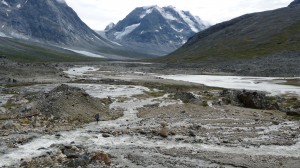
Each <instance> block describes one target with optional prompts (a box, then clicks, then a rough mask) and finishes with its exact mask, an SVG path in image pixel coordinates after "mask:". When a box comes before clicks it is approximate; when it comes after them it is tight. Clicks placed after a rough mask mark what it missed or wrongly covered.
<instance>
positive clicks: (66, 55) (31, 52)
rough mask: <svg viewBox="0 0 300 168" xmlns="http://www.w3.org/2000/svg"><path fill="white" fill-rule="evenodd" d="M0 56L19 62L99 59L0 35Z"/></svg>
mask: <svg viewBox="0 0 300 168" xmlns="http://www.w3.org/2000/svg"><path fill="white" fill-rule="evenodd" d="M0 56H1V57H5V58H8V59H10V60H15V61H21V62H78V61H101V60H102V59H99V58H92V57H86V56H82V55H80V54H76V53H74V52H71V51H68V50H64V49H60V48H58V47H53V46H48V45H42V44H39V43H32V42H28V41H23V40H16V39H9V38H2V37H0Z"/></svg>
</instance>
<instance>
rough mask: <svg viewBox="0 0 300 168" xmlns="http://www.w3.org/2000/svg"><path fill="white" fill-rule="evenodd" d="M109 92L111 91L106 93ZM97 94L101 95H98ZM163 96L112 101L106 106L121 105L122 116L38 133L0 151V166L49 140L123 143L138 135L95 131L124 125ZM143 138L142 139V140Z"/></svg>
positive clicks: (31, 153)
mask: <svg viewBox="0 0 300 168" xmlns="http://www.w3.org/2000/svg"><path fill="white" fill-rule="evenodd" d="M110 96H113V95H110ZM100 97H101V96H100ZM162 99H165V96H163V97H160V98H155V99H154V98H148V99H144V100H138V99H135V98H134V99H132V100H129V101H126V102H114V103H113V104H112V105H111V107H110V108H122V109H124V110H125V112H124V116H123V117H121V118H119V119H117V120H114V121H102V122H100V123H99V124H98V125H96V124H95V123H91V124H88V125H86V126H85V127H84V128H82V129H77V130H75V131H68V132H62V133H61V136H60V138H57V137H55V136H54V135H52V136H49V135H46V136H42V137H41V138H37V139H35V140H33V141H31V142H29V143H27V144H25V145H20V146H18V148H17V149H16V150H14V151H12V152H10V153H7V154H4V155H2V156H1V155H0V156H1V157H0V167H2V166H10V165H13V164H16V163H18V162H19V161H20V159H25V160H26V159H27V160H30V158H33V157H37V156H40V155H42V154H43V153H45V152H46V151H49V150H51V149H48V148H49V147H50V146H51V145H52V144H70V142H73V141H74V142H75V143H76V144H81V145H84V146H86V147H88V148H90V149H95V147H99V148H100V149H101V147H105V146H108V145H122V146H124V145H125V146H126V145H129V144H131V145H132V143H131V142H134V141H136V140H137V139H139V138H138V137H129V136H124V137H109V138H103V137H102V136H97V135H96V134H95V133H91V131H92V132H98V131H99V130H101V129H103V128H116V127H117V128H121V127H123V128H124V125H126V124H129V123H136V122H137V121H138V120H139V119H138V118H137V116H136V114H137V112H138V111H137V108H139V107H143V106H144V105H149V104H156V103H160V102H161V101H162ZM175 103H179V102H177V101H174V100H170V101H167V104H166V105H168V104H175ZM146 142H147V140H145V142H144V143H146ZM40 148H46V150H38V149H40Z"/></svg>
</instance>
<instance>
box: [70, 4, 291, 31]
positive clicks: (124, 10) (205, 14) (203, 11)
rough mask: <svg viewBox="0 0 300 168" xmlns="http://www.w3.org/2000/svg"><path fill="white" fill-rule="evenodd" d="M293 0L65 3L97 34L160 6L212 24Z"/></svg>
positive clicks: (282, 5) (278, 6) (281, 5)
mask: <svg viewBox="0 0 300 168" xmlns="http://www.w3.org/2000/svg"><path fill="white" fill-rule="evenodd" d="M292 1H293V0H250V1H249V0H185V1H183V0H126V1H125V0H124V1H123V0H122V1H120V0H109V1H107V0H66V2H67V4H68V5H69V6H70V7H72V8H73V9H74V10H75V11H76V12H77V14H78V15H79V16H80V17H81V19H82V20H83V21H84V22H85V23H86V24H88V25H89V26H90V27H91V28H93V29H95V30H103V29H104V28H105V27H106V25H108V24H109V23H110V22H114V23H116V22H118V21H119V20H122V19H123V18H124V17H125V16H126V15H128V14H129V13H130V12H131V11H132V10H133V9H134V8H136V7H141V6H150V5H158V6H160V7H163V6H169V5H172V6H175V7H176V8H178V9H180V10H187V11H190V12H191V13H192V14H193V15H197V16H199V17H200V18H201V19H202V20H205V21H208V22H209V23H211V24H215V23H219V22H222V21H225V20H229V19H232V18H234V17H237V16H240V15H243V14H246V13H253V12H260V11H265V10H271V9H276V8H280V7H285V6H287V5H288V4H289V3H291V2H292Z"/></svg>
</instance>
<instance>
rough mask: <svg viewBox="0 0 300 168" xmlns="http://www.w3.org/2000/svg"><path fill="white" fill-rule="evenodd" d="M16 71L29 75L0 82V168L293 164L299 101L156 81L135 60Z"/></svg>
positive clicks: (297, 160)
mask: <svg viewBox="0 0 300 168" xmlns="http://www.w3.org/2000/svg"><path fill="white" fill-rule="evenodd" d="M14 65H15V66H16V69H22V70H26V69H27V68H26V67H29V68H28V69H27V70H29V69H34V70H33V71H32V73H24V72H20V73H22V75H18V74H16V72H14V71H9V70H8V69H7V72H8V73H6V74H5V75H2V76H3V77H1V79H2V80H0V81H1V84H2V85H1V88H0V89H1V92H0V97H1V100H0V101H1V103H0V105H1V107H0V126H1V127H0V135H1V136H0V144H1V145H0V167H178V168H179V167H180V168H182V167H298V166H299V164H300V153H299V151H300V141H299V138H300V137H299V134H300V122H299V114H300V107H299V104H300V99H299V97H297V96H291V95H281V96H272V97H270V96H268V95H266V93H263V92H257V91H245V90H244V91H243V90H228V89H220V88H209V87H206V86H203V85H199V84H192V83H187V82H180V81H172V80H164V79H161V78H159V77H156V75H153V74H152V73H158V71H159V70H155V68H153V65H152V66H151V65H141V64H137V63H103V64H100V65H94V67H96V68H92V67H90V68H80V67H82V66H85V65H81V66H78V67H75V68H74V67H73V66H72V65H70V66H68V65H65V64H63V65H62V64H57V65H54V64H53V65H43V64H41V65H34V66H33V65H30V64H28V65H24V64H20V65H18V64H14ZM7 67H8V66H7ZM33 67H35V68H33ZM45 67H49V68H45ZM2 68H3V67H2ZM70 68H71V69H70ZM72 68H73V69H72ZM39 69H41V70H42V72H41V74H39ZM83 69H85V70H84V72H83V71H82V70H83ZM63 70H65V72H63ZM67 70H68V71H67ZM183 71H184V70H183V69H179V70H178V72H183ZM173 73H175V72H173ZM15 74H16V75H15ZM97 113H100V116H101V121H100V122H99V123H98V124H97V123H96V122H95V119H94V115H95V114H97Z"/></svg>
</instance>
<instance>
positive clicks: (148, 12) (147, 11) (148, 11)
mask: <svg viewBox="0 0 300 168" xmlns="http://www.w3.org/2000/svg"><path fill="white" fill-rule="evenodd" d="M152 11H153V9H147V10H146V12H145V13H144V14H142V15H141V16H140V18H141V19H142V18H144V17H145V16H147V15H148V14H150V13H152Z"/></svg>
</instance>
